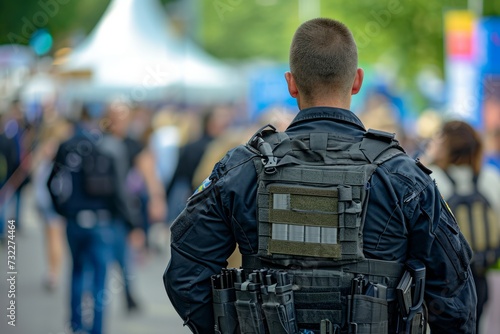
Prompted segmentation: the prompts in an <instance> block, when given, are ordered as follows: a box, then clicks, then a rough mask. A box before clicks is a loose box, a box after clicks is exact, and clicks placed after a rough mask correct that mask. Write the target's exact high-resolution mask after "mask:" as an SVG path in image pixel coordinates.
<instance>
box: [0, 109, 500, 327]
mask: <svg viewBox="0 0 500 334" xmlns="http://www.w3.org/2000/svg"><path fill="white" fill-rule="evenodd" d="M241 114H242V113H241V111H239V110H238V108H237V107H236V106H233V105H215V106H211V107H206V108H204V109H201V108H198V109H188V108H182V107H174V106H168V107H161V108H152V107H150V106H148V105H146V104H144V105H141V104H133V103H129V102H125V101H119V100H117V101H113V102H111V103H109V104H108V105H106V106H105V107H103V108H101V110H100V111H98V112H96V111H95V110H92V109H91V106H87V105H80V106H79V107H78V108H75V110H74V112H73V113H71V117H68V116H67V115H66V116H64V117H63V116H62V115H61V114H60V113H59V112H58V111H57V110H56V108H55V107H54V106H47V107H44V108H43V110H42V111H41V112H40V113H39V116H38V117H35V118H28V117H27V114H26V112H25V106H24V105H23V103H21V101H19V100H14V101H12V102H11V103H10V104H9V106H8V108H7V109H6V110H1V111H0V116H1V120H0V203H1V208H0V209H1V211H0V216H1V218H0V219H1V221H0V237H1V239H3V238H5V232H6V231H5V222H6V220H7V219H9V218H11V217H19V214H20V210H22V208H23V203H22V198H23V197H22V196H21V193H22V192H23V191H29V192H30V194H31V196H33V198H34V201H35V203H36V208H37V210H38V213H39V215H40V217H42V221H43V228H44V233H45V235H44V237H45V246H46V249H45V254H46V273H45V276H44V281H43V286H44V287H45V289H47V291H53V290H55V289H57V288H58V285H59V283H60V280H61V277H60V276H61V266H62V262H63V259H64V257H66V256H69V254H70V253H72V256H73V261H76V257H75V256H76V255H75V252H76V249H77V247H76V241H75V240H72V238H74V236H72V235H70V233H69V232H67V231H66V222H65V219H64V218H63V217H61V216H60V215H58V214H57V213H56V211H55V210H54V207H53V203H52V201H51V199H50V194H49V190H48V187H47V182H48V179H49V176H50V174H51V171H52V169H53V161H54V159H55V156H56V153H57V152H58V148H59V146H60V144H61V143H62V142H65V141H67V140H68V139H70V138H71V137H72V136H73V135H74V134H75V132H77V131H78V129H79V128H81V127H86V128H91V129H92V131H93V132H91V133H93V134H94V135H95V136H104V135H109V136H112V137H114V138H115V139H117V140H119V141H120V142H121V143H122V144H123V145H124V147H125V152H126V154H124V155H122V156H121V158H120V159H123V166H126V168H125V167H124V169H125V174H124V178H123V185H122V186H123V191H125V192H127V193H128V194H129V195H130V196H131V198H132V199H133V201H132V202H131V205H132V206H133V207H134V208H135V209H136V211H137V213H138V214H139V215H140V217H141V219H140V220H139V221H140V222H141V223H140V224H139V226H134V228H127V229H125V230H124V231H123V232H120V233H116V235H119V236H120V237H119V238H115V239H119V240H115V239H114V241H113V249H114V261H115V262H116V264H118V267H119V268H121V272H122V274H123V276H124V282H125V294H126V301H127V305H126V310H127V311H129V312H134V311H139V310H140V308H141V303H143V302H145V301H141V300H140V296H136V294H135V293H134V287H133V286H131V284H130V282H128V280H127V277H128V276H130V275H131V274H130V272H131V271H133V270H134V261H139V260H140V259H141V258H143V257H145V256H151V254H157V253H159V254H162V255H164V254H165V251H166V249H167V246H168V238H169V236H168V226H169V225H170V224H171V223H172V222H173V221H174V219H175V217H176V216H177V215H178V214H179V213H180V212H181V210H182V209H183V208H184V205H185V202H186V200H187V198H188V197H189V196H191V194H193V192H194V191H196V189H197V188H198V187H199V186H200V185H201V186H202V185H203V182H204V180H205V179H206V178H207V177H208V176H209V175H210V172H211V170H212V168H213V166H214V164H215V163H216V162H217V161H218V160H219V159H221V158H222V156H223V155H224V153H225V152H226V151H228V150H229V149H230V148H232V147H235V146H237V145H239V144H243V143H245V142H246V141H247V140H248V139H249V138H250V137H251V135H252V134H253V133H254V132H255V131H256V130H257V129H259V128H260V127H262V126H264V125H266V124H268V123H271V124H273V125H274V126H275V127H276V128H277V129H279V130H285V129H286V127H287V126H288V124H289V123H290V122H291V121H292V119H293V117H294V115H295V114H294V113H293V112H290V111H289V110H287V109H281V108H278V107H276V108H270V109H269V110H268V111H266V112H264V113H262V115H261V116H260V117H257V118H256V119H255V120H253V121H250V120H248V119H247V118H246V117H244V116H242V115H241ZM499 115H500V113H499ZM358 116H359V117H360V119H361V120H362V121H363V123H364V124H365V126H366V128H375V129H380V130H385V131H388V132H393V133H396V138H398V139H399V140H400V142H401V144H402V146H403V147H404V148H405V149H406V151H407V153H408V154H409V155H410V156H412V157H414V158H418V159H420V160H421V161H422V162H423V163H424V164H425V165H426V166H428V167H429V168H430V169H432V170H433V171H435V174H433V175H431V176H432V177H433V178H435V179H436V182H437V183H438V186H439V188H440V189H442V194H443V196H444V197H445V199H446V198H447V197H449V196H451V193H452V190H451V186H450V184H449V180H448V179H447V178H445V177H442V173H441V172H440V171H452V174H453V173H455V174H456V175H458V176H456V177H457V180H456V181H457V182H458V183H460V182H462V181H463V182H465V180H469V181H467V182H469V183H470V182H472V181H471V180H473V179H474V177H473V176H476V177H477V176H478V177H479V184H480V185H481V187H484V188H485V189H486V193H487V194H488V196H487V197H488V200H489V201H490V202H491V204H492V206H493V207H494V208H495V210H496V212H497V214H498V216H499V217H500V192H499V191H498V189H500V126H497V127H496V128H491V129H487V131H486V132H485V131H483V132H478V131H477V130H475V129H474V128H473V127H471V126H469V125H468V124H467V123H466V122H463V121H458V120H450V119H446V118H445V117H443V116H442V114H440V113H439V112H436V111H427V112H423V113H422V114H421V115H420V116H419V118H418V120H416V121H415V122H414V123H413V124H412V128H409V127H408V126H404V125H403V124H401V121H399V120H398V116H397V115H395V114H394V110H393V108H392V107H391V106H390V105H388V104H387V103H386V102H385V101H383V100H373V101H371V102H370V103H366V105H365V108H364V109H363V110H361V111H360V112H359V113H358ZM453 122H455V123H453ZM496 124H500V122H497V123H496ZM450 129H451V130H450ZM447 136H452V137H450V138H452V139H450V140H448V139H447V138H448V137H447ZM457 166H459V167H457ZM453 168H455V169H453ZM434 176H435V177H434ZM467 187H471V185H470V184H469V185H464V186H460V188H465V189H467ZM16 224H17V229H18V230H22V229H23V222H22V221H21V220H19V219H16ZM499 224H500V222H499ZM115 232H116V231H115ZM68 243H69V244H70V247H69V248H68ZM70 248H71V250H70ZM239 261H240V259H239V256H238V252H237V250H236V252H235V254H234V255H233V256H232V257H231V258H230V259H229V266H231V267H237V266H238V265H239ZM73 275H75V273H73ZM482 278H483V279H484V282H483V283H484V284H483V285H484V286H483V288H484V289H486V290H484V289H483V290H481V291H482V297H481V299H480V300H481V303H482V304H481V310H480V312H482V310H483V305H484V309H485V312H484V314H487V315H485V316H483V317H482V319H481V326H482V333H490V332H492V330H494V329H495V328H500V324H499V323H498V321H499V319H498V317H495V314H494V310H498V309H500V271H497V269H491V270H489V271H488V272H487V273H484V275H483V276H482ZM73 279H75V276H73ZM159 279H160V278H159ZM487 310H489V311H487Z"/></svg>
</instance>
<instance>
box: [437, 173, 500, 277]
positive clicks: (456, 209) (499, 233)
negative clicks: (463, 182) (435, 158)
mask: <svg viewBox="0 0 500 334" xmlns="http://www.w3.org/2000/svg"><path fill="white" fill-rule="evenodd" d="M445 174H446V176H447V177H448V179H449V180H450V181H451V184H452V185H453V195H452V196H451V197H450V198H449V199H447V201H446V202H447V203H448V206H449V207H450V209H451V211H452V212H453V214H454V216H455V219H456V220H457V223H458V226H459V227H460V230H461V232H462V234H463V235H464V237H465V239H466V240H467V241H468V242H469V244H470V246H471V248H472V251H473V252H474V254H473V259H472V264H471V266H472V268H473V269H474V270H475V272H476V273H478V274H484V272H485V271H486V270H487V269H488V268H489V267H490V266H492V265H494V264H495V263H496V262H497V260H498V259H499V258H500V225H499V224H500V221H499V218H500V217H498V216H497V214H496V212H495V210H494V209H493V207H492V206H491V204H490V202H489V201H488V199H487V198H486V197H485V196H484V195H483V194H482V193H481V191H480V190H479V188H478V184H477V181H478V178H479V175H474V177H473V179H472V183H473V191H472V193H470V194H459V193H457V191H456V188H457V185H456V181H455V180H453V178H452V177H451V175H450V174H448V172H447V171H445Z"/></svg>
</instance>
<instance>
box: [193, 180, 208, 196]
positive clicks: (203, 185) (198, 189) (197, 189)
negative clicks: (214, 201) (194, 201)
mask: <svg viewBox="0 0 500 334" xmlns="http://www.w3.org/2000/svg"><path fill="white" fill-rule="evenodd" d="M211 184H212V180H210V178H208V177H207V178H206V179H205V180H203V182H202V183H201V184H200V186H199V187H198V188H196V190H195V191H194V193H193V195H196V194H199V193H201V192H202V191H203V190H205V189H207V188H208V187H209V186H210V185H211Z"/></svg>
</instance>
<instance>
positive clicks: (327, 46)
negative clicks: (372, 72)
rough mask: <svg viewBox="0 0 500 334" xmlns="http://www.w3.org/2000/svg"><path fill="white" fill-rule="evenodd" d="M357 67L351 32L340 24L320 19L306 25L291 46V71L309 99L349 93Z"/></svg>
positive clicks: (300, 28) (298, 32)
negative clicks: (330, 93)
mask: <svg viewBox="0 0 500 334" xmlns="http://www.w3.org/2000/svg"><path fill="white" fill-rule="evenodd" d="M357 68H358V51H357V47H356V42H355V41H354V37H353V36H352V33H351V31H350V30H349V29H348V28H347V27H346V26H345V25H344V24H342V23H341V22H338V21H335V20H332V19H327V18H317V19H313V20H310V21H306V22H304V23H303V24H302V25H301V26H300V27H299V28H298V29H297V31H296V32H295V35H294V37H293V40H292V44H291V47H290V71H291V73H292V75H293V77H294V79H295V82H296V84H297V87H298V89H299V91H300V92H301V93H302V94H303V96H304V97H306V98H313V97H315V96H317V95H318V94H325V93H328V92H331V91H332V90H334V91H336V92H338V93H341V94H347V93H349V92H350V89H351V87H352V84H353V82H354V77H355V75H356V70H357Z"/></svg>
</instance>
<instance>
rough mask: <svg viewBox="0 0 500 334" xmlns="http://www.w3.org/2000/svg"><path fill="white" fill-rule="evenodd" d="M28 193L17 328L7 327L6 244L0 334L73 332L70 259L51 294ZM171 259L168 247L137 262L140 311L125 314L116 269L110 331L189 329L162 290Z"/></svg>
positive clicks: (1, 258) (1, 256)
mask: <svg viewBox="0 0 500 334" xmlns="http://www.w3.org/2000/svg"><path fill="white" fill-rule="evenodd" d="M26 190H27V191H25V192H24V196H23V198H24V199H25V201H24V203H23V204H22V213H21V215H20V217H19V218H18V220H19V221H20V223H21V224H22V230H21V231H18V232H17V235H16V239H15V242H16V265H17V278H16V326H15V327H12V326H9V325H8V323H7V322H8V321H9V319H8V318H7V306H8V304H7V303H8V302H9V298H8V296H7V294H8V291H7V290H8V289H7V288H8V287H7V285H8V284H7V271H8V270H7V253H6V246H5V245H2V247H1V250H0V277H1V279H0V333H1V334H69V333H71V331H70V330H69V328H68V325H67V319H68V304H69V302H68V277H69V270H70V264H71V263H70V261H71V259H70V258H66V260H65V263H64V268H63V272H62V273H61V278H62V282H61V285H60V286H59V288H58V289H57V290H56V291H55V292H52V293H49V292H47V291H46V290H44V288H43V286H42V279H43V276H44V273H45V265H46V258H45V253H44V241H45V240H44V237H43V229H42V228H43V226H42V224H41V222H40V220H39V218H38V217H37V214H36V211H35V210H34V208H33V205H32V204H33V203H32V200H31V196H30V191H29V188H28V189H26ZM167 262H168V254H167V252H166V251H164V252H163V254H161V255H159V254H156V255H150V256H148V257H146V258H143V259H142V260H141V261H136V265H135V276H134V278H133V283H132V284H133V287H134V289H135V290H136V292H137V295H138V299H140V302H141V305H142V311H141V312H140V313H137V314H131V315H129V314H127V313H126V311H125V302H124V296H123V289H122V284H121V282H122V280H121V278H120V276H119V275H118V274H117V272H116V271H114V270H113V271H112V272H111V274H110V277H109V280H108V290H109V291H110V296H111V298H110V307H109V309H108V316H107V319H106V325H105V326H106V329H107V331H106V333H108V334H136V333H140V334H157V333H158V334H160V333H161V334H169V333H176V334H177V333H180V334H183V333H190V332H189V330H188V329H187V328H185V327H183V326H182V320H181V319H180V318H179V317H178V316H177V313H175V310H174V309H173V307H172V305H171V304H170V302H169V300H168V298H167V295H166V293H165V290H164V288H163V282H162V279H161V277H162V273H163V271H164V269H165V266H166V264H167Z"/></svg>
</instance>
